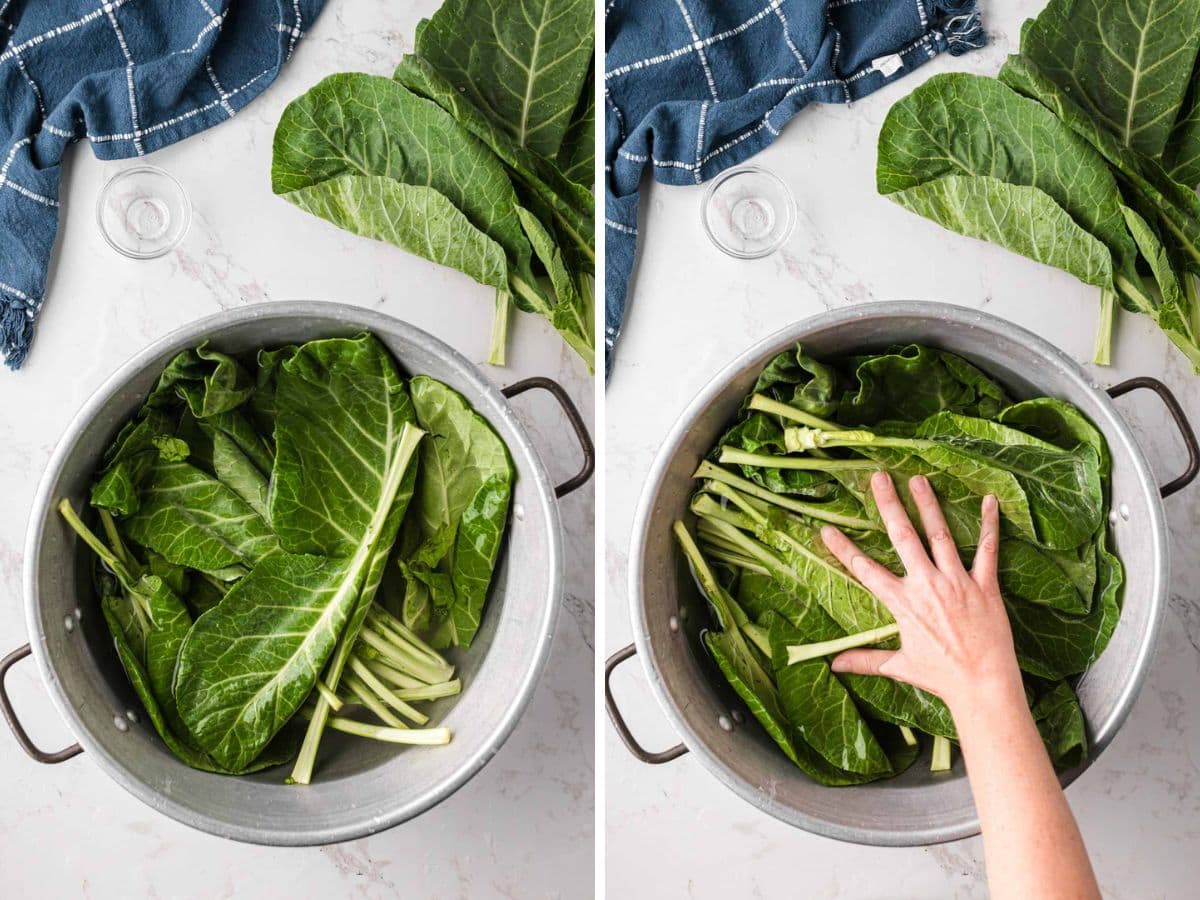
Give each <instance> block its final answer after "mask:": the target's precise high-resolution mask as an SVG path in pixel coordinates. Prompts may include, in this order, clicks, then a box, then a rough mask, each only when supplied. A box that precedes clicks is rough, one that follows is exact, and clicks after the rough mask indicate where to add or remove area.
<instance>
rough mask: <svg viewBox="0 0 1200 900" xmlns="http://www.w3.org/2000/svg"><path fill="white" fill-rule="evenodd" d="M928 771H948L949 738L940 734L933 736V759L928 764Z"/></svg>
mask: <svg viewBox="0 0 1200 900" xmlns="http://www.w3.org/2000/svg"><path fill="white" fill-rule="evenodd" d="M929 771H930V772H949V771H950V738H948V737H942V736H941V735H940V734H935V735H934V736H933V759H932V760H931V761H930V763H929Z"/></svg>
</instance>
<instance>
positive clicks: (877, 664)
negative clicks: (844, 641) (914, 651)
mask: <svg viewBox="0 0 1200 900" xmlns="http://www.w3.org/2000/svg"><path fill="white" fill-rule="evenodd" d="M897 652H898V651H896V650H868V649H866V648H859V649H856V650H847V651H845V652H844V653H839V654H838V655H837V656H835V657H834V659H833V662H832V663H830V668H832V669H833V671H835V672H849V673H851V674H854V675H883V672H882V671H881V670H882V669H883V667H884V665H885V664H887V662H888V661H889V660H891V658H892V657H893V656H895V655H896V653H897Z"/></svg>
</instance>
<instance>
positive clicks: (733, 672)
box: [675, 346, 1123, 785]
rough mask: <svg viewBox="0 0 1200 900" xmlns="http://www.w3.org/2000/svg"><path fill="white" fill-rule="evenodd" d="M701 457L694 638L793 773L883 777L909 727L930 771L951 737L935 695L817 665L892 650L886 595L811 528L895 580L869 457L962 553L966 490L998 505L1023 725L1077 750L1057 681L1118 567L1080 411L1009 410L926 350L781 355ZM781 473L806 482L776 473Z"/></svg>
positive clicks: (1089, 634)
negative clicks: (929, 499) (929, 491)
mask: <svg viewBox="0 0 1200 900" xmlns="http://www.w3.org/2000/svg"><path fill="white" fill-rule="evenodd" d="M825 417H829V418H825ZM797 423H798V424H797ZM708 457H709V458H708V459H707V460H706V461H705V462H703V463H701V465H700V466H699V467H698V468H697V470H696V473H695V477H696V478H697V479H698V480H699V481H700V485H699V489H698V491H697V493H696V495H695V496H694V497H693V499H692V503H691V511H692V513H693V514H694V515H695V516H696V523H697V524H696V534H697V536H698V540H697V539H695V538H693V537H692V535H691V534H690V533H689V532H688V531H687V529H686V527H685V526H684V525H683V523H676V525H675V534H676V537H677V539H678V540H679V543H680V546H681V547H682V549H683V552H684V556H685V558H686V559H687V561H688V563H689V565H690V567H691V569H692V572H693V574H694V575H695V576H696V579H697V582H698V584H699V586H700V589H701V592H702V593H703V595H704V596H705V597H706V598H707V599H708V601H709V605H710V609H711V611H712V613H713V617H712V618H713V626H714V628H715V629H716V630H714V631H710V632H708V633H707V634H706V635H705V646H706V648H707V649H708V651H709V653H710V655H711V656H712V657H713V659H714V661H715V662H716V664H717V668H718V670H719V671H720V672H721V673H722V675H723V676H724V678H725V679H726V680H727V681H728V682H729V683H730V685H731V686H732V687H733V689H734V691H735V693H737V695H738V696H739V697H741V698H742V700H743V701H745V702H746V704H747V705H748V707H749V708H750V710H751V711H752V712H753V713H754V715H755V717H756V718H757V719H758V720H759V722H760V723H761V724H762V725H763V727H764V728H765V729H766V731H767V733H768V734H769V735H770V736H771V737H772V739H773V740H774V741H775V742H776V743H777V744H778V745H779V746H780V748H781V749H782V750H783V752H784V753H785V754H786V755H787V756H788V758H789V759H791V760H792V761H793V762H794V763H795V764H796V765H797V766H798V767H799V768H800V769H801V770H802V771H804V772H805V773H807V774H808V775H809V776H810V777H812V778H814V779H816V780H818V781H820V782H821V783H823V784H829V785H840V784H858V783H862V781H864V780H870V779H873V778H883V777H889V776H891V775H893V774H895V773H897V772H900V771H903V770H904V768H905V767H906V766H908V765H910V764H911V762H912V759H913V758H914V757H915V753H916V750H915V744H916V741H917V738H916V736H915V735H916V733H918V732H919V733H924V734H926V735H929V736H931V737H932V738H933V741H932V745H933V750H934V763H935V765H934V770H935V771H941V770H944V769H948V768H949V767H950V762H951V758H950V750H951V742H952V741H954V740H956V739H957V733H956V730H955V728H954V722H953V720H952V719H951V717H950V713H949V710H948V709H947V708H946V706H945V704H944V703H942V702H941V701H940V700H939V699H938V698H937V697H934V696H932V695H930V694H927V693H925V692H923V691H921V690H919V689H917V688H915V687H913V686H912V685H909V684H904V683H901V682H896V681H892V680H890V679H888V678H883V677H871V676H862V675H854V674H842V675H835V674H834V673H833V672H832V671H831V670H830V669H829V665H828V659H829V657H831V656H832V655H834V654H836V653H838V652H841V651H842V650H845V649H848V648H851V647H858V646H885V647H888V646H890V647H894V646H896V645H897V641H898V637H897V635H898V628H897V626H896V624H895V622H894V620H893V619H892V617H891V615H890V613H888V611H887V609H886V607H884V605H883V604H882V603H880V601H879V600H878V599H876V598H875V597H874V596H873V595H872V594H871V592H870V591H868V590H867V589H866V588H864V587H863V586H862V585H861V584H860V583H859V582H858V581H857V580H856V579H855V578H854V577H853V576H852V575H851V574H850V573H849V572H848V571H846V570H845V569H844V568H843V567H842V565H841V563H840V562H838V560H837V559H836V558H835V557H833V556H832V554H830V553H829V551H828V550H827V549H826V548H825V546H824V542H823V541H822V540H821V538H820V529H821V527H822V526H823V525H824V524H826V523H830V522H832V523H835V524H837V525H839V526H840V527H842V528H843V529H846V530H847V531H848V533H849V534H850V535H851V536H852V538H853V539H854V541H855V542H856V543H857V545H858V546H859V547H860V548H861V549H862V550H863V551H864V552H865V553H867V554H868V555H869V556H871V557H872V558H874V559H875V560H876V561H878V562H879V563H881V564H882V565H884V566H885V567H887V568H888V569H890V570H891V571H893V572H897V573H902V572H903V566H902V564H901V562H900V560H899V559H898V557H897V556H896V553H895V551H894V549H893V548H892V546H891V543H890V541H889V540H888V538H887V535H886V532H885V531H884V529H883V525H882V522H881V520H880V518H879V514H878V511H877V510H876V509H875V508H874V504H873V499H872V497H871V493H870V490H869V486H868V480H869V477H870V475H871V474H872V473H873V472H875V471H877V470H879V469H884V470H888V471H890V472H891V473H892V475H893V476H894V478H895V480H896V484H897V487H898V488H899V490H900V493H901V499H902V500H903V501H904V502H905V503H906V505H908V506H909V507H910V509H912V498H911V497H910V496H908V491H907V480H908V478H909V477H911V476H912V475H914V474H925V475H927V476H928V477H929V478H930V481H931V483H932V484H933V486H934V489H935V491H936V493H937V494H938V497H939V500H940V501H941V503H942V507H943V510H944V512H945V514H946V518H947V522H948V524H949V526H950V530H951V533H952V535H953V536H954V538H955V541H956V542H957V544H958V547H959V553H960V555H961V556H962V558H963V561H964V563H965V564H967V565H969V564H970V563H971V560H972V557H973V556H974V553H975V546H974V543H975V541H976V540H977V539H978V534H979V528H980V513H979V509H980V499H981V497H982V496H983V495H985V494H988V493H992V494H995V495H997V496H998V497H999V499H1000V505H1001V513H1002V528H1003V532H1004V537H1003V539H1002V540H1001V545H1000V559H999V580H1000V587H1001V593H1002V595H1003V596H1004V601H1005V605H1006V608H1007V610H1008V615H1009V621H1010V622H1011V624H1012V628H1013V637H1014V642H1015V644H1016V650H1017V659H1018V663H1019V664H1020V666H1021V669H1022V670H1023V672H1024V673H1025V675H1026V678H1027V681H1028V685H1029V689H1030V691H1031V693H1032V696H1034V697H1035V698H1036V703H1035V705H1034V717H1035V719H1036V721H1037V723H1038V727H1039V729H1040V730H1041V732H1042V734H1043V737H1044V738H1045V740H1046V743H1047V747H1048V749H1049V751H1050V753H1051V757H1052V758H1053V760H1054V761H1055V764H1056V765H1062V766H1072V765H1077V764H1078V763H1079V762H1080V761H1082V759H1083V757H1084V754H1086V737H1085V728H1084V724H1083V717H1082V712H1081V711H1080V709H1079V705H1078V701H1077V700H1076V698H1075V695H1074V693H1073V691H1072V689H1071V687H1070V684H1069V683H1068V682H1067V681H1066V680H1065V679H1068V678H1073V677H1074V676H1077V675H1079V674H1080V673H1082V672H1083V671H1085V670H1086V669H1087V667H1088V666H1089V665H1090V664H1091V663H1092V662H1093V661H1094V660H1095V659H1096V658H1097V657H1098V656H1099V655H1100V654H1101V653H1102V652H1103V651H1104V649H1105V647H1106V646H1107V644H1108V641H1109V639H1110V638H1111V636H1112V633H1113V630H1114V629H1115V627H1116V623H1117V620H1118V618H1119V616H1120V589H1121V584H1122V581H1123V571H1122V569H1121V565H1120V562H1119V561H1118V560H1117V558H1116V557H1115V556H1114V555H1113V554H1112V553H1111V551H1110V550H1109V548H1108V543H1109V542H1108V535H1107V521H1106V519H1105V512H1106V505H1107V502H1108V501H1107V497H1108V480H1109V478H1110V477H1111V467H1112V463H1111V457H1110V455H1109V451H1108V447H1107V446H1106V444H1105V441H1104V438H1103V436H1102V435H1101V433H1100V432H1099V431H1098V430H1097V429H1096V427H1095V426H1094V425H1092V424H1091V423H1090V422H1089V421H1088V420H1087V419H1086V418H1085V417H1084V416H1083V415H1082V413H1080V412H1079V410H1077V409H1075V408H1074V407H1073V406H1071V405H1070V404H1067V403H1065V402H1063V401H1061V400H1056V399H1052V398H1045V397H1040V398H1033V399H1030V400H1024V401H1020V402H1013V401H1012V400H1011V399H1010V398H1009V396H1008V394H1007V393H1006V392H1005V391H1004V389H1003V387H1002V386H1001V385H1000V384H998V383H997V382H996V381H994V380H993V379H992V378H990V377H989V376H988V375H987V374H985V373H984V372H982V371H980V370H979V369H977V368H976V367H975V366H973V365H971V364H970V363H969V362H967V361H966V360H964V359H961V358H960V357H957V356H955V355H954V354H951V353H948V352H946V351H942V350H934V349H931V348H927V347H920V346H907V347H900V348H891V349H889V350H885V351H884V352H882V353H875V354H868V355H863V356H849V357H845V358H841V359H832V360H822V361H818V360H815V359H812V358H811V357H809V356H807V355H806V354H805V353H804V352H803V350H802V349H801V348H797V349H796V350H789V351H785V352H783V353H780V354H779V355H778V356H776V357H775V358H774V359H772V360H771V361H770V362H769V363H768V364H767V366H766V368H765V369H764V371H763V373H762V375H761V376H760V377H759V378H758V380H757V382H756V384H755V390H754V393H752V394H751V395H749V396H748V397H747V398H746V402H745V403H743V404H742V409H741V412H740V413H739V415H738V417H737V419H736V421H735V422H734V423H732V425H731V427H730V428H728V429H727V430H726V431H725V432H724V434H723V435H722V437H721V439H720V441H719V442H718V444H717V446H716V447H715V448H713V451H712V452H711V453H710V454H708ZM729 466H737V467H738V470H737V471H734V470H731V469H730V468H729ZM791 472H800V473H803V474H805V475H806V476H809V481H808V482H807V483H805V484H803V485H800V484H797V483H793V482H790V481H789V480H788V478H787V477H786V476H787V474H788V473H791ZM798 487H803V488H804V489H806V490H808V491H809V492H810V493H809V495H807V496H801V495H800V493H799V492H798V491H797V490H796V489H797V488H798ZM818 487H824V488H827V489H828V490H825V491H824V492H821V491H817V490H814V489H815V488H818ZM913 520H914V521H919V519H918V518H916V517H915V516H914V519H913ZM714 564H719V565H720V566H721V567H722V568H721V571H722V573H723V574H725V575H728V581H727V582H721V581H718V579H717V576H716V574H715V572H714V571H713V568H712V566H713V565H714ZM725 584H728V585H729V586H728V587H726V586H725ZM735 598H736V599H735ZM909 739H911V741H910V740H909Z"/></svg>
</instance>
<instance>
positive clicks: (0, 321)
mask: <svg viewBox="0 0 1200 900" xmlns="http://www.w3.org/2000/svg"><path fill="white" fill-rule="evenodd" d="M40 306H41V304H40V303H36V302H30V301H26V300H22V299H21V298H20V297H14V296H12V295H11V294H6V293H3V292H0V357H3V359H4V364H5V365H6V366H8V367H9V368H10V369H13V370H16V369H19V368H21V363H23V362H25V357H26V356H28V355H29V345H30V343H32V341H33V319H34V317H35V316H36V315H37V311H38V308H39V307H40Z"/></svg>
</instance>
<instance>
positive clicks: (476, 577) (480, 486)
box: [409, 375, 513, 646]
mask: <svg viewBox="0 0 1200 900" xmlns="http://www.w3.org/2000/svg"><path fill="white" fill-rule="evenodd" d="M409 387H410V390H411V391H412V401H413V406H414V407H415V409H416V416H417V421H418V422H419V423H420V425H421V427H422V428H423V429H425V431H426V432H427V433H428V437H427V438H426V439H425V440H424V441H423V442H422V444H421V451H420V452H421V470H420V477H419V478H418V482H417V488H416V495H415V497H414V501H415V503H414V513H415V514H416V517H417V518H416V521H417V522H418V523H419V525H420V527H421V532H422V534H423V535H425V536H426V537H428V536H432V535H436V534H439V533H441V532H443V531H444V530H445V529H447V528H453V529H456V535H455V543H454V547H453V549H452V552H450V553H447V554H446V555H445V556H444V557H443V558H442V561H441V563H440V564H439V568H440V569H441V571H442V572H444V573H446V574H448V575H450V577H451V580H452V582H453V585H454V594H455V599H454V608H453V612H452V616H451V618H452V621H453V623H454V629H455V637H456V640H457V642H458V643H459V644H461V645H462V646H470V643H471V639H472V638H473V637H474V635H475V631H476V629H477V628H478V626H479V620H480V616H481V615H482V609H483V603H484V600H485V599H486V596H487V588H488V585H489V584H490V582H491V577H492V572H493V570H494V568H495V562H496V555H497V554H498V552H499V548H500V543H501V539H502V537H503V534H504V529H505V528H506V526H507V520H508V501H509V495H510V492H511V486H512V480H513V470H512V462H511V461H510V459H509V456H508V449H507V448H506V447H505V446H504V442H503V441H501V440H500V438H499V437H498V436H497V435H496V433H495V432H494V431H493V430H492V428H491V426H490V425H488V423H487V422H486V421H485V420H484V419H483V417H482V416H480V415H479V414H478V413H476V412H475V411H474V410H473V409H471V407H470V405H469V404H468V403H467V402H466V400H464V399H463V397H462V395H460V394H459V393H457V392H456V391H454V390H452V389H451V388H449V387H447V386H446V385H444V384H442V383H441V382H439V381H437V380H435V379H433V378H428V377H426V376H421V375H419V376H417V377H415V378H413V379H412V381H411V382H410V385H409Z"/></svg>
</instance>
